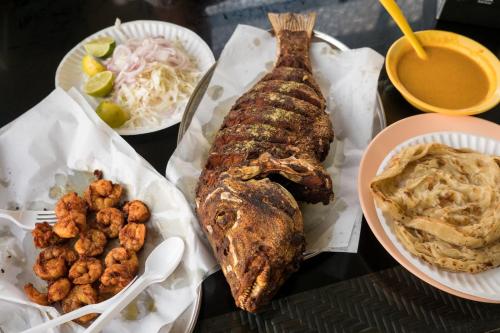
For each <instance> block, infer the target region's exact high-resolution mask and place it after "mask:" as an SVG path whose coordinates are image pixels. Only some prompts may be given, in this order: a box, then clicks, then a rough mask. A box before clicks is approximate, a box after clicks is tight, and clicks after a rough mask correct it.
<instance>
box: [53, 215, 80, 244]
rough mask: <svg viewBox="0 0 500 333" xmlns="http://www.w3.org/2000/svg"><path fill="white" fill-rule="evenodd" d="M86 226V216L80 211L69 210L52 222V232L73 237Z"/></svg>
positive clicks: (60, 235) (64, 236)
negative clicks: (54, 222)
mask: <svg viewBox="0 0 500 333" xmlns="http://www.w3.org/2000/svg"><path fill="white" fill-rule="evenodd" d="M86 227H87V217H86V216H85V214H83V213H82V212H78V211H70V212H68V214H67V215H65V216H63V217H61V218H58V220H57V222H56V224H54V228H53V230H54V232H55V233H56V234H57V235H58V236H59V237H61V238H74V237H76V236H78V234H79V233H80V232H82V231H84V230H85V229H86Z"/></svg>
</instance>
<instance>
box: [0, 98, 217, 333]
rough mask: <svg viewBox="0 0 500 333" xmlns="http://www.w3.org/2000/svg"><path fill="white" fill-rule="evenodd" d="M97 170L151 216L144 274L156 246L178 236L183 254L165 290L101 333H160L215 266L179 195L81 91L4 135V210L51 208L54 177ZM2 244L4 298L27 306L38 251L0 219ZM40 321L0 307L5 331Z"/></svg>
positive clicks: (156, 288)
mask: <svg viewBox="0 0 500 333" xmlns="http://www.w3.org/2000/svg"><path fill="white" fill-rule="evenodd" d="M94 169H100V170H102V171H103V172H104V176H105V177H106V178H107V179H111V180H113V181H114V182H118V183H121V184H123V185H124V186H125V188H126V193H127V198H129V199H132V198H139V199H141V200H143V201H145V202H146V203H148V205H149V206H150V208H151V210H152V219H151V221H150V222H148V237H147V241H146V244H145V247H144V249H143V250H142V251H141V252H140V254H139V257H140V263H141V271H142V270H143V268H144V262H145V259H146V257H147V254H148V253H149V252H151V250H152V249H153V248H154V246H155V244H158V243H159V242H161V241H162V240H163V239H164V238H167V237H169V236H173V235H177V236H180V237H182V238H183V239H184V242H185V245H186V251H185V253H184V257H183V261H182V263H181V264H180V266H179V267H178V268H177V269H176V271H175V272H174V274H173V275H172V276H170V277H169V278H168V279H167V280H166V281H165V282H164V283H161V284H155V285H152V286H150V287H149V288H148V289H147V290H146V291H145V292H143V293H142V294H141V295H140V296H139V297H138V298H137V299H136V301H134V304H132V305H131V306H132V307H137V310H138V314H137V316H134V317H136V319H135V320H128V319H126V318H125V317H124V316H123V314H124V313H126V311H127V310H124V311H123V312H122V316H120V317H118V318H116V319H114V320H113V321H112V322H110V324H109V325H108V326H107V327H106V328H105V330H104V331H103V332H125V333H126V332H130V333H132V332H157V331H158V330H159V329H160V328H161V327H162V326H164V325H165V324H168V323H171V322H173V321H174V320H175V319H176V318H177V317H178V316H179V315H180V314H181V313H182V312H183V311H184V309H185V308H186V307H187V306H188V305H189V304H190V303H191V302H192V301H193V300H194V298H195V296H196V288H197V287H198V285H199V283H200V282H201V281H202V279H203V278H204V277H205V274H206V272H207V271H209V270H212V269H213V267H214V265H215V261H214V259H213V257H212V255H211V253H210V252H209V251H207V249H206V247H205V246H204V244H203V243H202V242H200V241H199V238H198V236H197V235H196V231H195V229H194V228H193V225H195V224H197V222H196V219H195V217H194V216H193V214H192V212H191V209H190V207H189V205H188V203H187V201H186V200H185V198H184V196H183V195H182V193H181V192H180V191H179V190H177V189H176V188H175V186H173V185H172V184H171V183H170V182H168V181H167V180H166V179H165V178H164V177H163V176H162V175H160V174H159V173H158V172H156V171H155V170H154V168H153V167H152V166H151V165H150V164H149V163H148V162H146V161H145V160H144V159H143V158H142V157H140V156H139V155H138V154H137V153H136V152H135V151H134V150H133V148H132V147H130V145H128V144H127V143H126V142H125V140H123V139H122V138H121V137H120V136H119V135H117V134H116V133H115V132H114V131H113V130H112V129H110V128H109V127H108V126H107V125H105V124H104V123H103V122H102V121H101V120H100V119H99V118H98V117H97V116H96V114H95V112H94V111H93V110H92V109H91V108H90V106H89V105H88V104H87V103H86V102H85V99H84V98H83V97H82V96H81V95H79V93H78V92H76V90H72V91H71V92H70V94H67V93H66V92H64V91H63V90H62V89H56V90H55V91H54V92H53V93H51V94H50V95H49V96H48V97H47V98H45V99H44V100H43V101H42V102H41V103H40V104H38V105H36V106H35V107H34V108H32V109H31V110H30V111H28V112H27V113H25V114H23V115H22V116H21V117H19V118H18V119H16V120H15V121H13V122H12V123H10V124H8V125H7V126H5V127H3V128H2V129H1V130H0V180H1V182H0V184H1V185H0V208H4V209H6V208H11V209H12V208H13V207H14V206H19V207H20V208H21V209H35V208H37V209H40V208H42V207H45V208H47V209H53V205H54V202H55V200H54V198H51V197H50V196H49V189H50V188H51V187H52V186H53V185H54V184H55V183H57V182H58V181H57V178H61V177H63V178H64V177H71V175H72V174H74V173H75V172H76V171H90V172H92V171H93V170H94ZM0 238H1V239H0V241H1V244H2V247H1V248H0V267H1V268H2V269H3V270H4V273H3V274H0V299H1V298H2V296H6V295H13V296H14V297H17V298H19V299H22V300H24V301H27V298H26V297H25V296H24V294H23V292H22V288H23V285H24V284H25V283H27V282H33V283H34V284H35V285H38V286H44V283H43V281H41V280H40V279H38V278H37V277H36V276H35V275H34V274H33V271H32V265H33V262H34V260H35V258H36V256H37V254H38V252H39V251H38V250H36V249H35V248H34V247H33V242H32V238H31V235H30V234H29V233H24V232H22V231H21V229H18V228H17V227H15V226H14V225H13V224H11V223H9V222H8V221H6V220H4V219H0ZM129 311H130V309H129ZM134 312H135V311H134ZM43 318H44V315H43V314H42V313H41V312H40V311H39V310H36V309H34V308H30V307H26V306H17V305H14V304H12V303H9V302H5V301H0V328H1V329H2V330H3V331H4V332H19V331H21V330H23V329H26V328H28V327H32V326H34V325H36V324H37V323H41V321H42V320H43ZM62 328H63V329H61V331H64V332H77V331H81V330H82V328H81V327H80V326H78V325H76V324H71V325H64V326H62ZM54 331H55V332H58V331H59V329H56V330H54Z"/></svg>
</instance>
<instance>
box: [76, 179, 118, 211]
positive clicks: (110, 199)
mask: <svg viewBox="0 0 500 333" xmlns="http://www.w3.org/2000/svg"><path fill="white" fill-rule="evenodd" d="M122 194H123V187H122V186H121V185H119V184H113V183H112V182H111V181H109V180H105V179H99V180H96V181H95V182H93V183H91V184H90V185H89V187H88V188H87V189H86V190H85V193H84V194H83V197H84V198H85V201H87V204H88V206H89V208H90V209H91V210H93V211H98V210H101V209H103V208H107V207H114V206H116V205H118V204H119V203H120V199H121V197H122Z"/></svg>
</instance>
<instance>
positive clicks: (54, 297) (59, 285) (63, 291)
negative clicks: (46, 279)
mask: <svg viewBox="0 0 500 333" xmlns="http://www.w3.org/2000/svg"><path fill="white" fill-rule="evenodd" d="M70 290H71V282H70V281H69V280H68V279H67V278H60V279H59V280H56V281H54V282H51V283H50V285H49V288H48V291H47V298H48V300H49V303H54V302H57V301H60V300H62V299H63V298H65V297H66V296H68V294H69V292H70Z"/></svg>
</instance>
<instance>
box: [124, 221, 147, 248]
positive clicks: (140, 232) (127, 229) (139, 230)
mask: <svg viewBox="0 0 500 333" xmlns="http://www.w3.org/2000/svg"><path fill="white" fill-rule="evenodd" d="M119 238H120V245H121V246H123V247H124V248H126V249H127V250H130V251H134V252H137V251H139V250H140V249H141V248H142V246H143V245H144V239H145V238H146V226H145V225H144V224H141V223H129V224H127V225H126V226H124V227H123V228H122V230H120V235H119Z"/></svg>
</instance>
